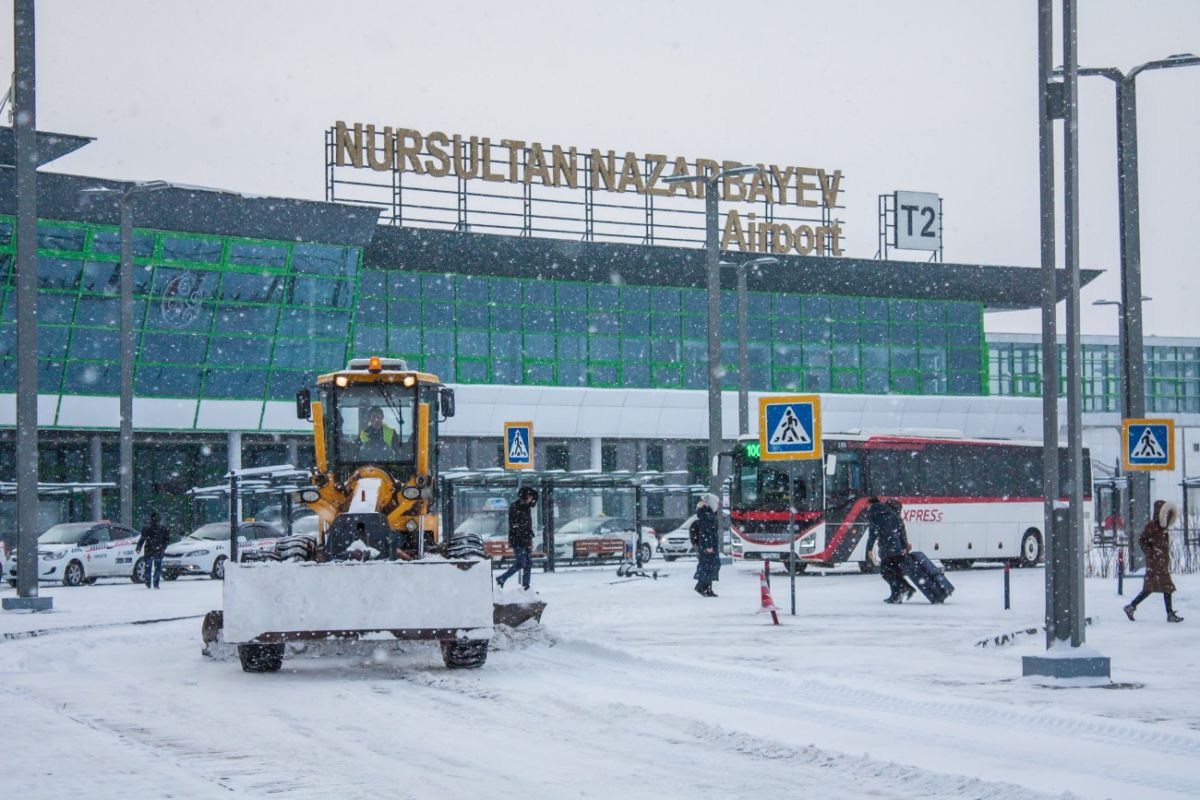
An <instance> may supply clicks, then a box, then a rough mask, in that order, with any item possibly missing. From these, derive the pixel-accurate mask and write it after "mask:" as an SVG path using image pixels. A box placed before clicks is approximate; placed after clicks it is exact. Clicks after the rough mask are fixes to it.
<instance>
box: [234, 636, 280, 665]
mask: <svg viewBox="0 0 1200 800" xmlns="http://www.w3.org/2000/svg"><path fill="white" fill-rule="evenodd" d="M283 648H284V645H283V644H282V643H280V644H239V645H238V660H239V661H241V662H242V671H243V672H278V671H279V668H280V667H282V666H283Z"/></svg>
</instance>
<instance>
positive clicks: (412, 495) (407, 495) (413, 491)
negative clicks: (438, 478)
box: [400, 486, 421, 500]
mask: <svg viewBox="0 0 1200 800" xmlns="http://www.w3.org/2000/svg"><path fill="white" fill-rule="evenodd" d="M400 496H401V497H403V498H404V499H405V500H416V499H417V498H418V497H420V496H421V490H420V489H418V488H417V487H416V486H405V487H404V488H403V489H401V490H400Z"/></svg>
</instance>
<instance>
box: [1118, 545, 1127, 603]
mask: <svg viewBox="0 0 1200 800" xmlns="http://www.w3.org/2000/svg"><path fill="white" fill-rule="evenodd" d="M1124 594H1125V551H1124V550H1122V549H1121V548H1117V596H1118V597H1121V596H1123V595H1124Z"/></svg>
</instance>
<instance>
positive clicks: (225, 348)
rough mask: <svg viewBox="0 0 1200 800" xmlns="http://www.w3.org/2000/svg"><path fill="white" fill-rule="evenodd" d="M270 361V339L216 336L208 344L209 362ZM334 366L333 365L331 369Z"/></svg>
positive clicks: (241, 363) (259, 364) (252, 364)
mask: <svg viewBox="0 0 1200 800" xmlns="http://www.w3.org/2000/svg"><path fill="white" fill-rule="evenodd" d="M270 361H271V343H270V341H269V340H265V339H235V338H233V337H231V336H214V337H212V341H211V342H210V343H209V345H208V363H209V364H215V365H217V366H223V367H236V366H247V367H265V366H266V365H267V364H268V363H270ZM339 366H340V365H339ZM332 368H333V367H332V366H331V367H330V369H332ZM259 394H261V392H259Z"/></svg>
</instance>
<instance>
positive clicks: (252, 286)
mask: <svg viewBox="0 0 1200 800" xmlns="http://www.w3.org/2000/svg"><path fill="white" fill-rule="evenodd" d="M182 274H183V272H182V271H181V270H164V269H163V268H161V267H160V268H159V269H158V271H157V272H156V274H155V276H154V291H155V293H158V292H159V291H161V290H162V288H163V287H164V286H165V284H166V281H167V280H169V279H170V278H173V277H175V276H176V275H182ZM282 294H283V278H282V277H281V276H279V275H271V274H265V275H263V274H258V273H245V272H227V273H225V275H224V277H223V279H222V280H221V299H222V300H240V301H241V302H244V303H277V302H279V298H280V296H281V295H282Z"/></svg>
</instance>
